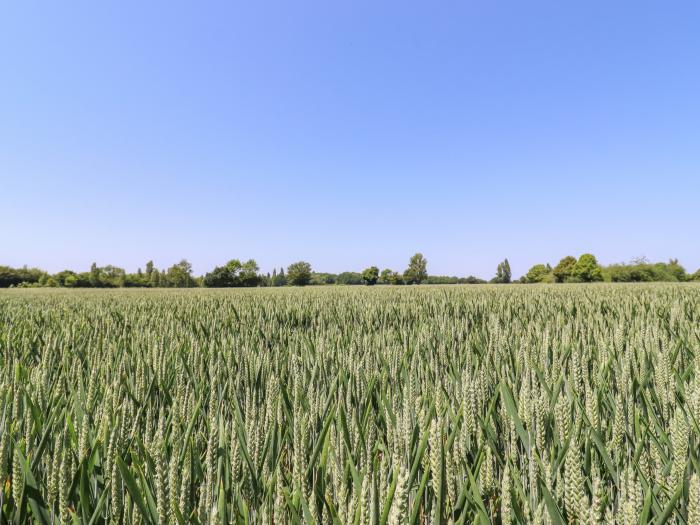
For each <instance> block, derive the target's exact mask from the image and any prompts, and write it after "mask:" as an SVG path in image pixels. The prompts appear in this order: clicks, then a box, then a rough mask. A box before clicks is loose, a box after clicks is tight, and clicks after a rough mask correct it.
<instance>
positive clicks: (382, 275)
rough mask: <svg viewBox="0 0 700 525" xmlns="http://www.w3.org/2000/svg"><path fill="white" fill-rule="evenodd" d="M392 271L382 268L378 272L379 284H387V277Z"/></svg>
mask: <svg viewBox="0 0 700 525" xmlns="http://www.w3.org/2000/svg"><path fill="white" fill-rule="evenodd" d="M392 273H394V272H393V271H391V270H390V269H389V268H384V269H383V270H382V273H380V274H379V282H380V283H381V284H389V278H390V277H391V274H392Z"/></svg>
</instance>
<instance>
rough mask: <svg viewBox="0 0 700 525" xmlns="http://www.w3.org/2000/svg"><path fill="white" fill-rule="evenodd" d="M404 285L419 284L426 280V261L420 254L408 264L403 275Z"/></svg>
mask: <svg viewBox="0 0 700 525" xmlns="http://www.w3.org/2000/svg"><path fill="white" fill-rule="evenodd" d="M403 278H404V281H406V284H420V283H422V282H423V281H425V280H426V279H427V278H428V261H427V260H426V259H425V257H423V254H422V253H417V254H415V255H414V256H413V257H411V260H410V261H409V262H408V268H406V271H405V272H404V273H403Z"/></svg>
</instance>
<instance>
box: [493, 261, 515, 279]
mask: <svg viewBox="0 0 700 525" xmlns="http://www.w3.org/2000/svg"><path fill="white" fill-rule="evenodd" d="M510 280H511V271H510V263H509V262H508V259H505V260H504V261H503V262H500V263H498V266H497V267H496V276H495V277H494V278H493V279H491V282H492V283H496V284H508V283H509V282H510Z"/></svg>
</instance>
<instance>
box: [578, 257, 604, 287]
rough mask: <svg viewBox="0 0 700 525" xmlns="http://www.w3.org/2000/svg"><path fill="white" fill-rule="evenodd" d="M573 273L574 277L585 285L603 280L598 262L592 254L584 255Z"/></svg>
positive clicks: (579, 259)
mask: <svg viewBox="0 0 700 525" xmlns="http://www.w3.org/2000/svg"><path fill="white" fill-rule="evenodd" d="M572 273H573V277H575V278H576V279H578V280H580V281H582V282H584V283H590V282H595V281H602V280H603V272H602V270H601V269H600V266H599V265H598V261H597V260H596V258H595V256H594V255H592V254H590V253H584V254H583V255H582V256H581V257H579V258H578V261H576V264H575V265H574V269H573V272H572Z"/></svg>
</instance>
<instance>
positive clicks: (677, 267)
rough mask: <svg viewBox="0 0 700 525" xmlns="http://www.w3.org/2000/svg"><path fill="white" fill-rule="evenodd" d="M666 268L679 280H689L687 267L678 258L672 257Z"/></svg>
mask: <svg viewBox="0 0 700 525" xmlns="http://www.w3.org/2000/svg"><path fill="white" fill-rule="evenodd" d="M666 269H667V270H668V272H669V273H671V274H672V275H673V276H674V277H675V278H676V279H677V280H678V281H679V282H683V281H687V280H688V274H687V273H686V271H685V268H683V266H681V264H680V263H679V262H678V259H670V260H669V261H668V264H667V265H666Z"/></svg>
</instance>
